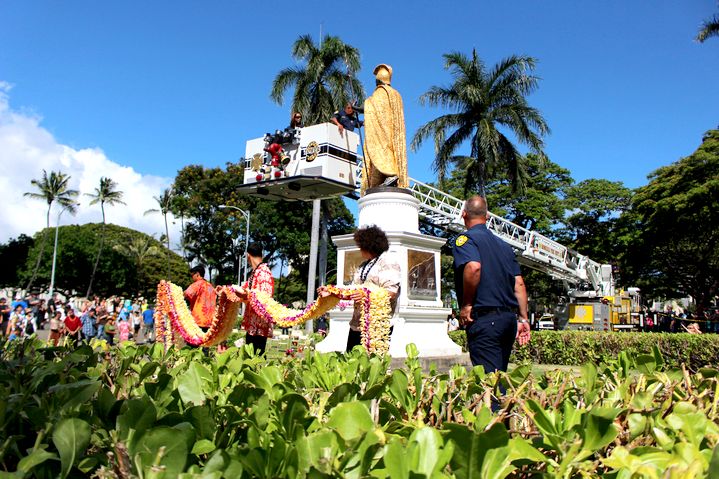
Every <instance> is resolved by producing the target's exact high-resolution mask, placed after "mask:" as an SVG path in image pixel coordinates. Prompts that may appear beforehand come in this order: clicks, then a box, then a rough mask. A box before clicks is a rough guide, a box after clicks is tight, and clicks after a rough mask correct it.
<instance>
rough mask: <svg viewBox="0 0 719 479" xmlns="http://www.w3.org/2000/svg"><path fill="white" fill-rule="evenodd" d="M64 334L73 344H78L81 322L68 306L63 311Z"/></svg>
mask: <svg viewBox="0 0 719 479" xmlns="http://www.w3.org/2000/svg"><path fill="white" fill-rule="evenodd" d="M65 314H66V316H65V332H66V333H67V336H68V337H69V338H70V340H71V341H73V342H74V343H75V344H77V343H79V342H80V330H81V329H82V321H80V318H78V317H77V316H76V315H75V310H73V309H72V307H70V306H68V307H67V308H66V310H65Z"/></svg>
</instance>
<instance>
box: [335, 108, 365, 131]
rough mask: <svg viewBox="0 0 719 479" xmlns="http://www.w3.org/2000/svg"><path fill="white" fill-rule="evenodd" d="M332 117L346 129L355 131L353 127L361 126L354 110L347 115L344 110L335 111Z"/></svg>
mask: <svg viewBox="0 0 719 479" xmlns="http://www.w3.org/2000/svg"><path fill="white" fill-rule="evenodd" d="M334 117H335V119H336V120H337V121H338V122H339V123H340V125H342V126H343V127H345V130H348V131H355V128H357V127H359V126H362V122H361V121H360V120H359V119H358V118H357V113H356V112H354V113H352V114H351V115H348V114H347V113H346V112H345V111H344V110H340V111H337V112H335V114H334Z"/></svg>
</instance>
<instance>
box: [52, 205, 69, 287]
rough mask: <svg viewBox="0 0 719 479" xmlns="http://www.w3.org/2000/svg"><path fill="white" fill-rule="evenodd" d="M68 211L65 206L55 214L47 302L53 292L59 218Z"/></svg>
mask: <svg viewBox="0 0 719 479" xmlns="http://www.w3.org/2000/svg"><path fill="white" fill-rule="evenodd" d="M68 209H70V208H68V207H67V206H63V207H62V209H61V210H60V212H59V213H58V214H57V223H56V224H55V247H54V248H53V250H52V271H51V272H50V299H49V300H48V301H51V300H52V294H53V293H54V292H55V291H54V290H55V264H56V263H57V236H58V231H59V230H60V217H61V216H62V214H63V213H64V212H65V211H67V210H68ZM71 213H72V210H71Z"/></svg>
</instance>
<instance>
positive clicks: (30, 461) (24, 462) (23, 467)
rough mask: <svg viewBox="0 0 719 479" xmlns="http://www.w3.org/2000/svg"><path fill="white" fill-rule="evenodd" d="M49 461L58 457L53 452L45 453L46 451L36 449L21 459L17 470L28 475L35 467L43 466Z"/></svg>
mask: <svg viewBox="0 0 719 479" xmlns="http://www.w3.org/2000/svg"><path fill="white" fill-rule="evenodd" d="M48 459H57V456H56V455H55V454H53V453H51V452H47V451H45V450H44V449H35V450H34V451H33V452H31V453H30V455H29V456H25V457H23V458H22V459H20V462H19V463H18V465H17V470H18V471H21V472H24V473H26V474H27V473H28V472H30V470H31V469H32V468H33V467H35V466H37V465H39V464H42V463H43V462H45V461H47V460H48ZM20 477H22V476H20Z"/></svg>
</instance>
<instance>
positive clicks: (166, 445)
mask: <svg viewBox="0 0 719 479" xmlns="http://www.w3.org/2000/svg"><path fill="white" fill-rule="evenodd" d="M134 461H135V466H136V467H137V469H138V470H139V471H147V470H149V469H150V468H151V467H152V466H153V465H155V464H157V465H161V466H165V477H175V476H177V475H178V474H179V473H180V472H182V471H183V470H184V468H185V463H186V461H187V444H186V442H185V438H184V437H183V435H182V434H178V431H177V430H175V429H173V428H170V427H166V426H160V427H157V428H154V429H151V430H149V431H147V432H146V433H145V434H144V435H143V436H142V438H141V439H140V441H139V442H138V444H137V447H136V453H135V455H134Z"/></svg>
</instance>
